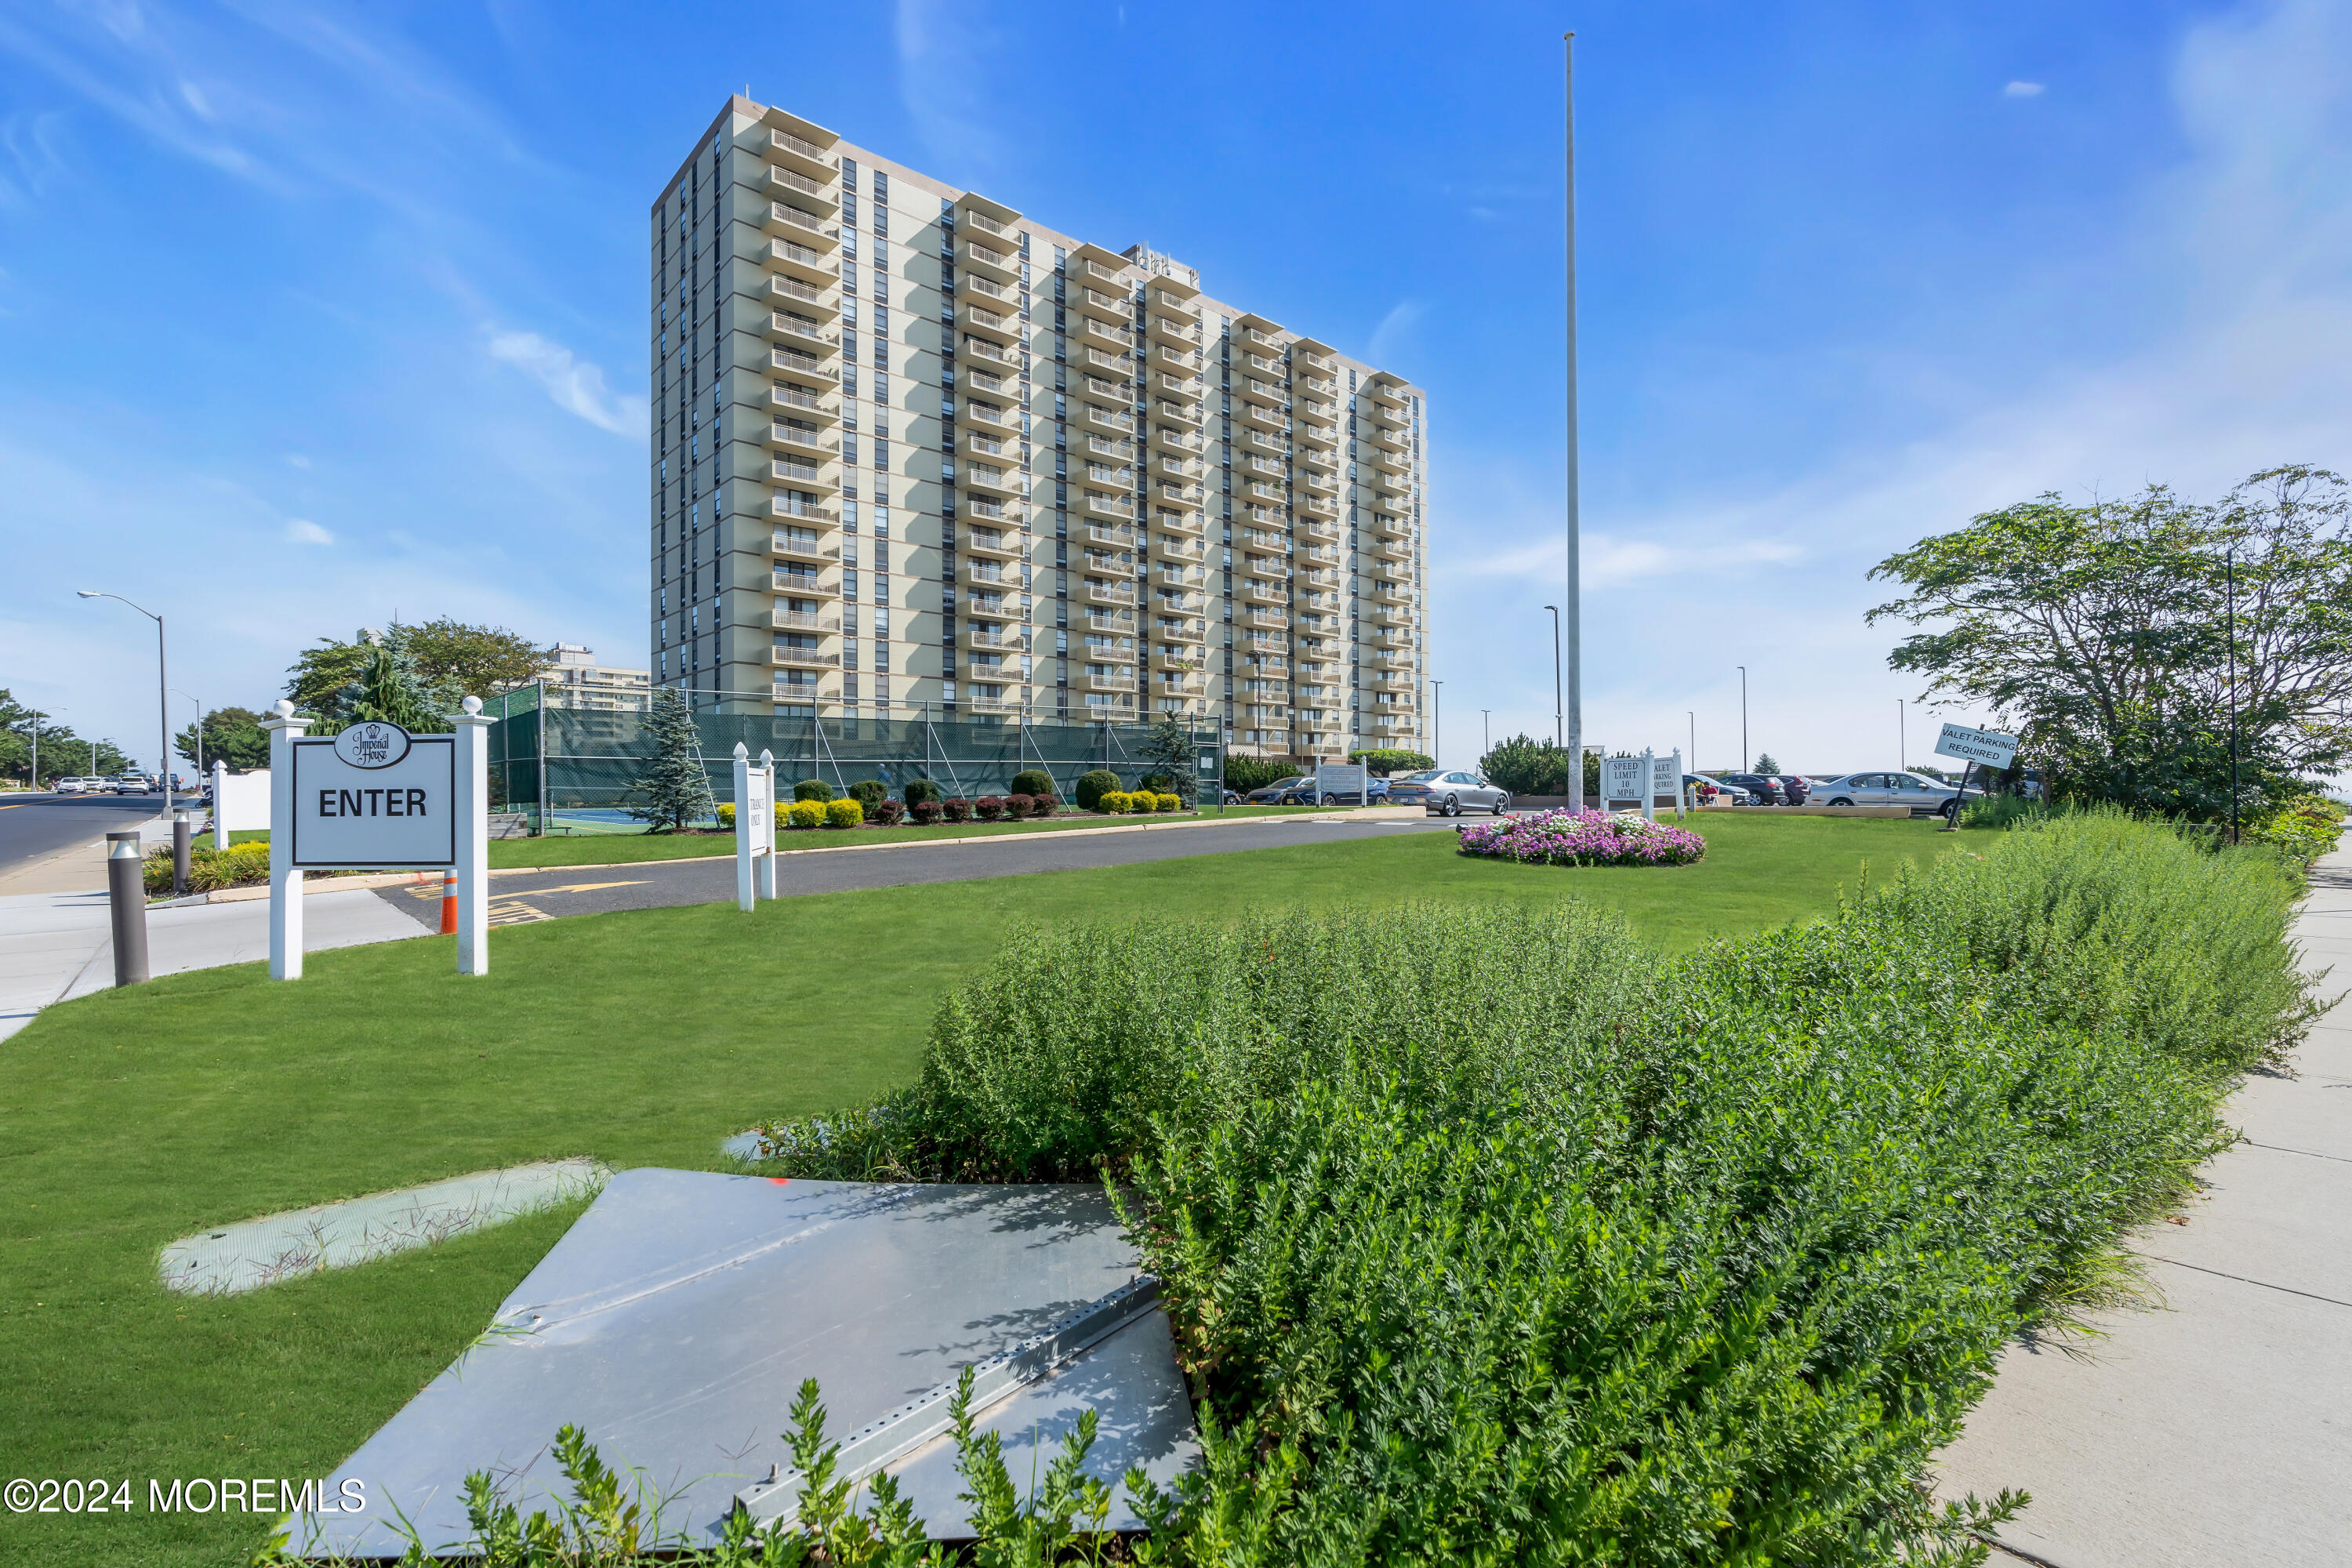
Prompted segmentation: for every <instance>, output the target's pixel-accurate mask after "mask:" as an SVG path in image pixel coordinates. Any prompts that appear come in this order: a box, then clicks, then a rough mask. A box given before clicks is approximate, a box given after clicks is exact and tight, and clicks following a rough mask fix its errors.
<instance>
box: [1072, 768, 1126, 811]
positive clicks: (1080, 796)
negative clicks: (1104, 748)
mask: <svg viewBox="0 0 2352 1568" xmlns="http://www.w3.org/2000/svg"><path fill="white" fill-rule="evenodd" d="M1117 788H1118V774H1117V773H1112V772H1111V771H1110V770H1109V769H1108V768H1097V769H1095V770H1094V771H1093V772H1091V773H1080V774H1079V775H1078V782H1077V784H1076V788H1075V789H1074V790H1073V792H1072V793H1073V795H1075V796H1076V800H1077V803H1078V809H1079V810H1080V811H1100V810H1101V809H1102V808H1103V807H1102V797H1103V795H1104V794H1105V793H1106V792H1108V791H1110V790H1115V789H1117Z"/></svg>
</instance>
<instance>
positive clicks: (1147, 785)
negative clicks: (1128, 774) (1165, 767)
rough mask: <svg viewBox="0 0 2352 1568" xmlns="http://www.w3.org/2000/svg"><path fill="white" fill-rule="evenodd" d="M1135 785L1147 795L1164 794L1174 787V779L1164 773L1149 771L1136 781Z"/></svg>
mask: <svg viewBox="0 0 2352 1568" xmlns="http://www.w3.org/2000/svg"><path fill="white" fill-rule="evenodd" d="M1135 787H1136V788H1138V789H1139V790H1142V791H1144V792H1145V793H1146V794H1148V795H1166V794H1167V793H1168V792H1169V791H1170V790H1171V789H1174V788H1175V787H1176V780H1175V778H1174V776H1173V775H1171V774H1169V773H1146V774H1144V775H1143V777H1142V778H1140V779H1139V780H1137V781H1136V785H1135Z"/></svg>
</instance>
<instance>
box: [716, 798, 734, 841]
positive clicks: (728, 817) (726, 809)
mask: <svg viewBox="0 0 2352 1568" xmlns="http://www.w3.org/2000/svg"><path fill="white" fill-rule="evenodd" d="M719 826H720V827H721V828H723V829H724V830H726V831H727V832H729V833H732V832H734V831H735V803H734V802H733V801H731V800H722V801H720V802H719Z"/></svg>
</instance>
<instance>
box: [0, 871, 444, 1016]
mask: <svg viewBox="0 0 2352 1568" xmlns="http://www.w3.org/2000/svg"><path fill="white" fill-rule="evenodd" d="M168 832H169V827H168V825H166V833H167V835H168ZM303 913H304V919H305V921H306V922H307V923H308V925H309V927H310V930H309V931H308V940H307V941H306V942H304V944H303V946H304V950H305V951H306V952H320V951H322V950H323V949H326V948H331V947H354V946H357V945H358V944H360V943H362V942H391V941H394V940H395V939H397V938H401V937H411V936H421V935H423V934H424V927H423V926H421V925H420V924H419V923H418V922H417V921H415V920H413V919H411V918H410V917H408V916H407V915H404V914H403V913H402V912H401V911H400V910H396V909H394V908H393V907H392V906H391V905H389V904H386V903H385V902H384V901H383V900H381V899H379V898H377V897H376V896H375V895H374V894H373V893H371V892H363V891H357V892H336V893H314V894H312V895H310V898H309V900H307V901H306V903H305V904H304V906H303ZM268 957H269V900H267V899H260V900H254V901H253V902H250V903H236V904H197V905H192V906H190V907H188V908H185V909H173V910H164V909H151V910H148V911H147V967H148V972H149V973H151V974H178V973H183V972H184V971H186V970H191V969H211V968H214V967H215V966H217V965H220V964H224V963H257V962H263V961H267V960H268ZM112 984H114V942H113V939H112V936H111V934H110V922H109V921H108V917H107V907H106V894H105V892H104V891H103V890H100V891H96V892H61V893H20V894H16V895H13V896H7V897H0V1039H5V1038H7V1037H9V1036H10V1035H13V1034H15V1033H16V1031H17V1030H19V1029H21V1028H23V1027H24V1026H26V1024H29V1023H31V1022H32V1020H33V1016H34V1015H35V1014H36V1013H38V1012H39V1011H40V1010H41V1009H42V1008H44V1007H46V1006H48V1005H50V1004H52V1003H56V1002H64V1001H68V1000H70V999H71V998H73V997H76V996H87V995H89V994H90V993H91V992H93V991H102V990H104V989H106V988H107V987H108V986H110V985H112Z"/></svg>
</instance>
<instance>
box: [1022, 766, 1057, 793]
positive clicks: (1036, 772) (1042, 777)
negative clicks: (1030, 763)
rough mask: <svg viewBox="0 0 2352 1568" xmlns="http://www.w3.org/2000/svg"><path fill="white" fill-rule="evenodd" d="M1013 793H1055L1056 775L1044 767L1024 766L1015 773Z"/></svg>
mask: <svg viewBox="0 0 2352 1568" xmlns="http://www.w3.org/2000/svg"><path fill="white" fill-rule="evenodd" d="M1053 793H1054V775H1053V774H1051V773H1047V772H1046V771H1045V769H1043V768H1023V769H1022V770H1021V771H1020V772H1019V773H1014V774H1013V794H1014V795H1051V794H1053Z"/></svg>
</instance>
